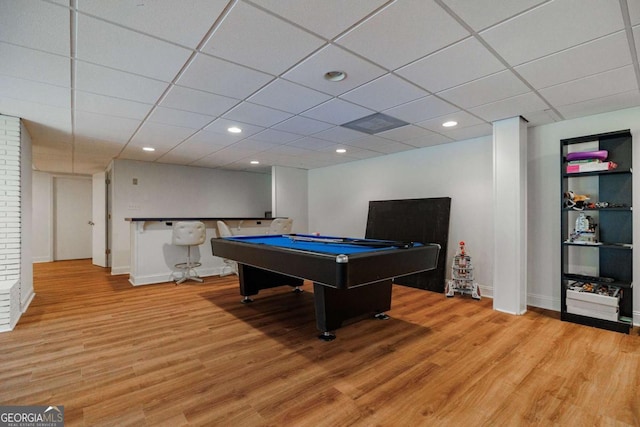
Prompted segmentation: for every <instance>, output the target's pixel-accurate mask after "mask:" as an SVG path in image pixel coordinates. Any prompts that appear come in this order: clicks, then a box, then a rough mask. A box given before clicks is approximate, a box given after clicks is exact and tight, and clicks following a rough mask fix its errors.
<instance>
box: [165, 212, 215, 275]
mask: <svg viewBox="0 0 640 427" xmlns="http://www.w3.org/2000/svg"><path fill="white" fill-rule="evenodd" d="M206 237H207V232H206V229H205V226H204V223H202V222H200V221H178V222H174V223H173V237H172V243H173V244H174V245H176V246H186V247H187V262H181V263H179V264H176V265H175V267H176V268H178V269H180V270H181V271H182V277H181V278H180V279H179V280H178V281H176V285H179V284H180V283H182V282H184V281H187V280H195V281H196V282H201V283H202V279H201V278H200V276H198V272H197V271H195V270H194V269H195V268H196V267H200V266H201V265H202V263H200V262H194V261H192V260H191V247H192V246H198V245H201V244H203V243H204V242H205V240H206Z"/></svg>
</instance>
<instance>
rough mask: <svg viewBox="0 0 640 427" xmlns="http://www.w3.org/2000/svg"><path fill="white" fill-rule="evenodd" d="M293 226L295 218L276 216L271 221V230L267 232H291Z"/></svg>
mask: <svg viewBox="0 0 640 427" xmlns="http://www.w3.org/2000/svg"><path fill="white" fill-rule="evenodd" d="M292 227H293V219H291V218H276V219H274V220H273V221H271V225H270V226H269V231H268V233H267V234H291V228H292Z"/></svg>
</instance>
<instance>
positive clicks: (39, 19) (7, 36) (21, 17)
mask: <svg viewBox="0 0 640 427" xmlns="http://www.w3.org/2000/svg"><path fill="white" fill-rule="evenodd" d="M69 16H70V14H69V9H68V8H66V7H60V6H57V5H54V4H50V3H45V2H42V1H0V41H4V42H9V43H12V44H16V45H18V46H24V47H30V48H33V49H38V50H43V51H46V52H51V53H55V54H58V55H64V56H67V57H68V56H69V53H70V52H71V48H70V40H71V38H70V37H69V28H70V24H69V21H70V19H69Z"/></svg>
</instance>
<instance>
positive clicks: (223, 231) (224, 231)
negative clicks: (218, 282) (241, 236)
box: [217, 221, 238, 277]
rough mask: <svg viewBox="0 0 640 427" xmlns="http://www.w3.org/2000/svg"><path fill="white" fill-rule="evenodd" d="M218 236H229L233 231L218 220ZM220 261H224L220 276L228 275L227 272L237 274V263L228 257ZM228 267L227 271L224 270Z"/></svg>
mask: <svg viewBox="0 0 640 427" xmlns="http://www.w3.org/2000/svg"><path fill="white" fill-rule="evenodd" d="M217 225H218V237H231V236H233V233H231V229H230V228H229V226H228V225H227V223H225V222H224V221H218V223H217ZM222 262H224V267H223V268H222V272H221V273H220V277H223V276H228V275H229V274H235V275H237V274H238V263H237V262H235V261H232V260H230V259H226V258H223V259H222ZM227 269H229V271H228V272H227V271H226V270H227Z"/></svg>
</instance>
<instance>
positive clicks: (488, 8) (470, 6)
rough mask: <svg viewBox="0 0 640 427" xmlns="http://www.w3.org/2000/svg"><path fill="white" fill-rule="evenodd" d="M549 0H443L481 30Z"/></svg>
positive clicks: (472, 26) (457, 13) (467, 21)
mask: <svg viewBox="0 0 640 427" xmlns="http://www.w3.org/2000/svg"><path fill="white" fill-rule="evenodd" d="M545 1H547V0H474V1H469V0H442V2H443V3H445V4H446V5H447V6H449V7H450V8H451V10H452V11H453V12H454V13H455V14H456V15H458V16H459V17H460V18H462V20H464V21H465V22H466V23H467V24H469V26H470V27H471V28H473V29H474V30H476V31H480V30H482V29H484V28H487V27H489V26H491V25H494V24H497V23H498V22H500V21H504V20H505V19H508V18H510V17H512V16H515V15H517V14H519V13H521V12H522V11H525V10H527V9H529V8H532V7H534V6H536V5H538V4H540V3H544V2H545Z"/></svg>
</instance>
